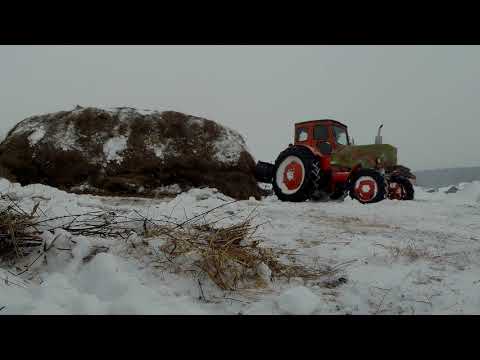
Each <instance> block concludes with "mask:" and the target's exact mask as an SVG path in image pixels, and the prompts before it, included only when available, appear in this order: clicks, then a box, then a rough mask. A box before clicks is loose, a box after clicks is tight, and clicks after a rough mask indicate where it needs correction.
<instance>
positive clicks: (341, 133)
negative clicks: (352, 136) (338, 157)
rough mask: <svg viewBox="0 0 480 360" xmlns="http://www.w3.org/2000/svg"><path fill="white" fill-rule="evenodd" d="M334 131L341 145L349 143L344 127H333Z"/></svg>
mask: <svg viewBox="0 0 480 360" xmlns="http://www.w3.org/2000/svg"><path fill="white" fill-rule="evenodd" d="M333 133H334V135H335V140H336V142H337V144H339V145H348V136H347V132H346V131H345V129H344V128H341V127H339V126H334V127H333Z"/></svg>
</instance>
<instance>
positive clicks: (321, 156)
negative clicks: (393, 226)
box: [255, 119, 415, 204]
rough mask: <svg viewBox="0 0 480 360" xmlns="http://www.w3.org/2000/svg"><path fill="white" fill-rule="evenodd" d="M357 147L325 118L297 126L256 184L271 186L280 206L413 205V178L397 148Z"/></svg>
mask: <svg viewBox="0 0 480 360" xmlns="http://www.w3.org/2000/svg"><path fill="white" fill-rule="evenodd" d="M382 127H383V125H380V127H379V128H378V133H377V136H376V138H375V144H371V145H354V144H353V139H352V143H351V140H350V137H349V135H348V129H347V126H346V125H345V124H342V123H341V122H339V121H336V120H331V119H325V120H312V121H304V122H300V123H296V124H295V135H294V136H295V141H294V144H289V145H288V147H287V148H286V149H285V150H284V151H282V152H281V153H280V154H279V155H278V157H277V160H276V161H275V164H270V163H267V162H263V161H259V162H258V163H257V165H256V168H255V177H256V179H257V181H258V182H263V183H271V184H272V185H273V191H274V193H275V195H276V196H277V197H278V198H279V199H280V200H282V201H293V202H300V201H306V200H316V201H326V200H340V201H341V200H343V199H345V197H346V196H348V195H350V197H352V198H353V199H356V200H358V201H359V202H360V203H362V204H370V203H376V202H379V201H382V200H383V199H385V198H388V199H397V200H413V197H414V189H413V184H414V182H415V176H414V175H413V174H411V173H410V170H409V169H408V168H406V167H404V166H400V165H397V149H396V148H395V147H393V146H392V145H388V144H382V137H381V129H382Z"/></svg>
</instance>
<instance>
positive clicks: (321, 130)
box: [313, 125, 328, 141]
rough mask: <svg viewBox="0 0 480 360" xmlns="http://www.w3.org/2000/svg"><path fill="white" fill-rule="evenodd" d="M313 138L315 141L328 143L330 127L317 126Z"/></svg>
mask: <svg viewBox="0 0 480 360" xmlns="http://www.w3.org/2000/svg"><path fill="white" fill-rule="evenodd" d="M313 138H314V139H315V140H321V141H328V127H327V126H325V125H317V126H315V127H314V128H313Z"/></svg>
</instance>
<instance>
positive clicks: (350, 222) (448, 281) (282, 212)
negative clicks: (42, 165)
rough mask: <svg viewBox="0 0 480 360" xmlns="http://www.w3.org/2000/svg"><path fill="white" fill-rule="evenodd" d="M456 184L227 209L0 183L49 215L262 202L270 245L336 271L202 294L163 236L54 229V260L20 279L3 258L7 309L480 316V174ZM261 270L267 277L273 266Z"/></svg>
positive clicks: (0, 302) (202, 195)
mask: <svg viewBox="0 0 480 360" xmlns="http://www.w3.org/2000/svg"><path fill="white" fill-rule="evenodd" d="M458 187H459V189H460V190H459V191H458V192H457V193H452V194H445V193H442V192H435V193H428V192H426V191H425V190H424V189H422V188H420V187H415V191H416V199H415V200H414V201H396V200H394V201H390V200H385V201H383V202H380V203H376V204H371V205H363V204H360V203H358V202H357V201H354V200H352V199H350V198H347V199H346V200H345V201H344V202H327V203H325V202H321V203H320V202H304V203H285V202H281V201H279V200H278V199H277V198H276V197H275V196H269V197H267V198H265V199H264V200H262V201H255V200H245V201H238V202H234V203H232V204H228V205H226V206H225V204H227V203H228V202H230V201H232V200H233V199H231V198H229V197H227V196H225V195H223V194H222V193H220V192H219V191H217V190H215V189H208V188H205V189H191V190H190V191H188V192H183V193H181V194H179V195H178V196H176V197H175V198H173V199H166V200H165V199H135V198H119V197H117V198H108V197H101V196H93V195H77V194H71V193H66V192H63V191H60V190H57V189H54V188H51V187H48V186H44V185H39V184H35V185H28V186H21V185H20V184H16V183H10V182H8V181H7V180H5V179H0V192H1V193H2V194H9V195H10V196H11V197H13V198H15V199H17V201H19V203H20V205H21V206H22V207H23V208H25V209H27V210H28V209H32V208H33V207H34V206H35V204H36V203H37V202H40V209H41V210H42V211H43V212H44V213H45V215H44V216H46V217H54V216H63V215H68V214H81V213H87V212H91V211H95V210H99V209H100V210H113V211H115V212H117V213H120V214H122V215H125V216H134V214H135V212H137V211H138V212H139V213H140V214H142V215H144V216H147V217H151V218H155V219H160V218H162V216H173V217H175V218H177V219H185V218H186V217H192V216H195V215H199V214H201V213H204V212H205V211H207V210H209V209H213V208H214V207H217V206H220V205H224V207H222V208H219V209H217V210H215V211H214V212H211V213H209V214H207V215H206V221H209V220H213V219H221V218H222V219H224V220H222V221H223V223H224V224H229V223H235V222H237V221H238V220H239V218H243V217H246V216H247V215H248V214H250V213H251V211H252V210H254V209H255V211H256V213H255V214H256V215H255V217H254V221H255V223H257V224H263V225H262V226H261V227H260V228H259V230H258V235H260V236H261V237H262V238H264V240H265V245H266V246H276V247H284V248H286V249H295V250H296V251H297V252H298V253H299V256H298V260H297V261H300V262H305V263H308V264H317V265H318V266H331V267H337V268H338V269H339V273H338V274H334V275H331V276H328V277H325V278H320V279H318V280H308V281H307V280H305V281H304V280H302V279H292V280H291V281H290V282H288V281H286V280H279V279H274V280H273V281H270V282H268V286H267V287H266V288H261V289H251V290H249V291H239V292H223V291H221V290H219V289H218V288H217V287H216V286H215V285H214V284H213V283H211V282H209V281H207V280H206V279H204V280H202V291H203V294H204V298H205V299H201V298H200V295H201V294H202V292H201V290H200V287H199V284H198V281H197V279H194V278H192V277H190V276H188V275H187V274H182V273H170V272H168V271H164V270H159V269H158V268H157V267H156V260H157V258H156V257H155V252H156V251H157V249H158V246H160V245H161V240H159V239H152V240H151V241H149V242H148V244H143V242H142V238H137V237H135V236H133V237H131V238H130V239H129V240H128V241H127V240H125V241H121V240H119V239H113V238H99V237H95V236H89V237H83V236H76V235H72V234H69V233H67V232H65V231H59V230H57V231H55V233H54V234H51V233H48V232H44V233H43V235H42V237H43V238H44V240H45V242H46V243H47V244H52V242H53V240H54V238H55V237H57V236H58V237H57V240H56V242H55V244H54V247H53V248H52V250H51V251H49V252H48V254H47V260H48V261H42V260H39V261H38V262H36V263H35V265H34V266H32V268H31V270H30V271H28V272H26V273H24V274H21V275H18V276H15V275H13V274H18V272H19V270H18V269H16V268H14V267H12V266H10V265H9V264H7V263H2V264H0V309H2V310H0V314H239V313H242V314H480V297H479V296H478V294H479V293H480V275H479V274H480V202H478V197H479V195H480V182H472V183H465V184H460V185H459V186H458ZM237 213H239V214H240V215H238V216H235V217H233V218H232V217H231V216H230V215H232V214H237ZM132 243H134V244H136V246H135V247H133V246H132ZM60 249H71V251H65V250H60ZM99 249H100V250H101V251H100V250H99ZM91 254H94V255H92V256H90V255H91ZM87 258H89V260H88V261H86V260H85V259H87ZM31 261H32V258H27V259H25V263H26V264H27V263H29V262H31ZM22 264H23V263H22ZM22 264H19V267H20V268H22V266H23V265H22ZM259 270H260V272H261V273H262V274H263V277H264V278H265V280H267V279H268V278H269V273H268V269H266V268H265V267H262V266H260V269H259ZM342 278H343V279H344V280H343V281H340V280H341V279H342Z"/></svg>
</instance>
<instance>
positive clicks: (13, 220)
mask: <svg viewBox="0 0 480 360" xmlns="http://www.w3.org/2000/svg"><path fill="white" fill-rule="evenodd" d="M0 199H1V201H2V204H1V206H0V257H1V258H4V259H5V258H18V257H23V256H24V255H26V254H27V253H30V250H31V249H32V248H33V247H37V246H40V245H41V244H42V239H41V238H40V237H39V232H38V231H37V230H36V228H35V226H34V223H35V221H36V211H37V209H38V204H37V205H36V206H35V207H34V208H33V210H32V211H31V212H30V213H27V212H25V211H24V210H23V209H22V208H20V207H19V205H18V204H17V203H16V201H15V200H13V199H12V198H11V197H9V196H8V195H2V196H1V197H0Z"/></svg>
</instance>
